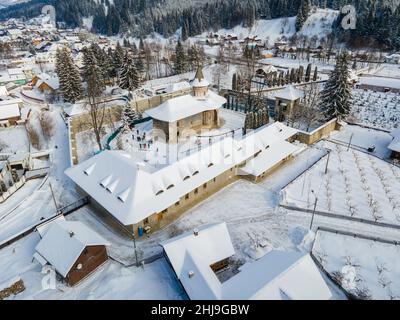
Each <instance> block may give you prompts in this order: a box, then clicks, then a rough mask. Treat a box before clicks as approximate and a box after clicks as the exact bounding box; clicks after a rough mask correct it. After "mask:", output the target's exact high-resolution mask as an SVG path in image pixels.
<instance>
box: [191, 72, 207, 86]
mask: <svg viewBox="0 0 400 320" xmlns="http://www.w3.org/2000/svg"><path fill="white" fill-rule="evenodd" d="M209 85H210V83H209V82H208V81H207V80H206V78H205V77H204V74H203V69H202V68H201V67H198V68H197V71H196V74H195V76H194V80H193V81H192V86H193V87H194V88H203V87H208V86H209Z"/></svg>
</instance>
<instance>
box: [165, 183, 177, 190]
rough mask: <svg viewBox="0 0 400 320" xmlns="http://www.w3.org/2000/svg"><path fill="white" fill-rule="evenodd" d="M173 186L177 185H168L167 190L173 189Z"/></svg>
mask: <svg viewBox="0 0 400 320" xmlns="http://www.w3.org/2000/svg"><path fill="white" fill-rule="evenodd" d="M173 187H175V185H173V184H170V185H169V186H168V187H167V190H169V189H172V188H173Z"/></svg>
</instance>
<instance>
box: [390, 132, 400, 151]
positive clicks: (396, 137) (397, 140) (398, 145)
mask: <svg viewBox="0 0 400 320" xmlns="http://www.w3.org/2000/svg"><path fill="white" fill-rule="evenodd" d="M390 135H391V136H392V137H393V140H392V142H391V143H390V144H389V145H388V149H389V150H392V151H395V152H400V128H399V129H394V130H393V131H392V132H390Z"/></svg>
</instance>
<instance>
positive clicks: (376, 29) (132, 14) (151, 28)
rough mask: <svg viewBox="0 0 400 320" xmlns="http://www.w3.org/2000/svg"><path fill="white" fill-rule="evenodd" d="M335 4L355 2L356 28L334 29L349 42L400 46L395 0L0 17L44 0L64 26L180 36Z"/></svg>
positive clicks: (96, 2)
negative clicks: (88, 24)
mask: <svg viewBox="0 0 400 320" xmlns="http://www.w3.org/2000/svg"><path fill="white" fill-rule="evenodd" d="M307 1H309V2H310V4H311V5H317V6H319V7H323V8H324V7H328V8H333V9H339V8H340V7H342V6H343V5H345V4H347V3H351V4H354V5H355V6H356V8H357V11H356V12H357V17H358V23H357V29H356V30H355V31H353V32H343V30H342V29H341V28H340V27H338V28H337V34H338V36H339V37H341V38H342V39H344V40H346V41H350V42H353V44H358V43H359V44H368V43H374V44H375V43H377V44H385V45H386V46H389V47H395V48H399V46H400V27H399V25H400V19H399V17H400V11H399V9H396V7H397V6H396V5H393V3H394V4H398V2H399V0H31V1H30V2H27V3H22V4H18V5H15V6H10V7H8V8H6V9H2V10H0V19H7V18H11V17H24V16H25V17H28V18H30V17H33V16H36V15H38V14H39V13H40V9H41V7H42V6H43V5H44V4H52V5H54V6H55V8H56V12H57V21H58V22H63V23H65V24H66V25H67V26H69V27H77V26H82V25H83V21H84V18H87V17H93V24H92V28H93V31H95V32H98V33H102V34H107V35H115V34H118V33H125V34H128V33H130V34H132V35H135V36H138V35H142V36H143V35H147V34H150V33H151V32H158V33H160V34H161V35H164V36H166V37H168V36H171V35H173V34H174V33H175V32H176V30H178V29H179V28H181V27H182V37H183V39H185V38H186V37H188V36H193V35H197V34H200V33H202V32H204V31H207V30H210V29H214V30H216V29H220V28H232V27H234V26H236V25H238V24H241V23H242V24H244V25H245V26H251V25H252V24H253V23H254V21H255V20H257V19H262V18H263V19H270V18H280V17H290V16H295V15H297V14H298V12H299V8H301V7H302V3H304V2H307Z"/></svg>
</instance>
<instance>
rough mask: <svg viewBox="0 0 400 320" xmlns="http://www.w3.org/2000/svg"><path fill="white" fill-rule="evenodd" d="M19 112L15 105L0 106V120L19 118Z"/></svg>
mask: <svg viewBox="0 0 400 320" xmlns="http://www.w3.org/2000/svg"><path fill="white" fill-rule="evenodd" d="M20 116H21V111H20V109H19V106H18V104H17V103H14V104H7V105H0V120H7V119H10V118H15V117H20Z"/></svg>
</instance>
